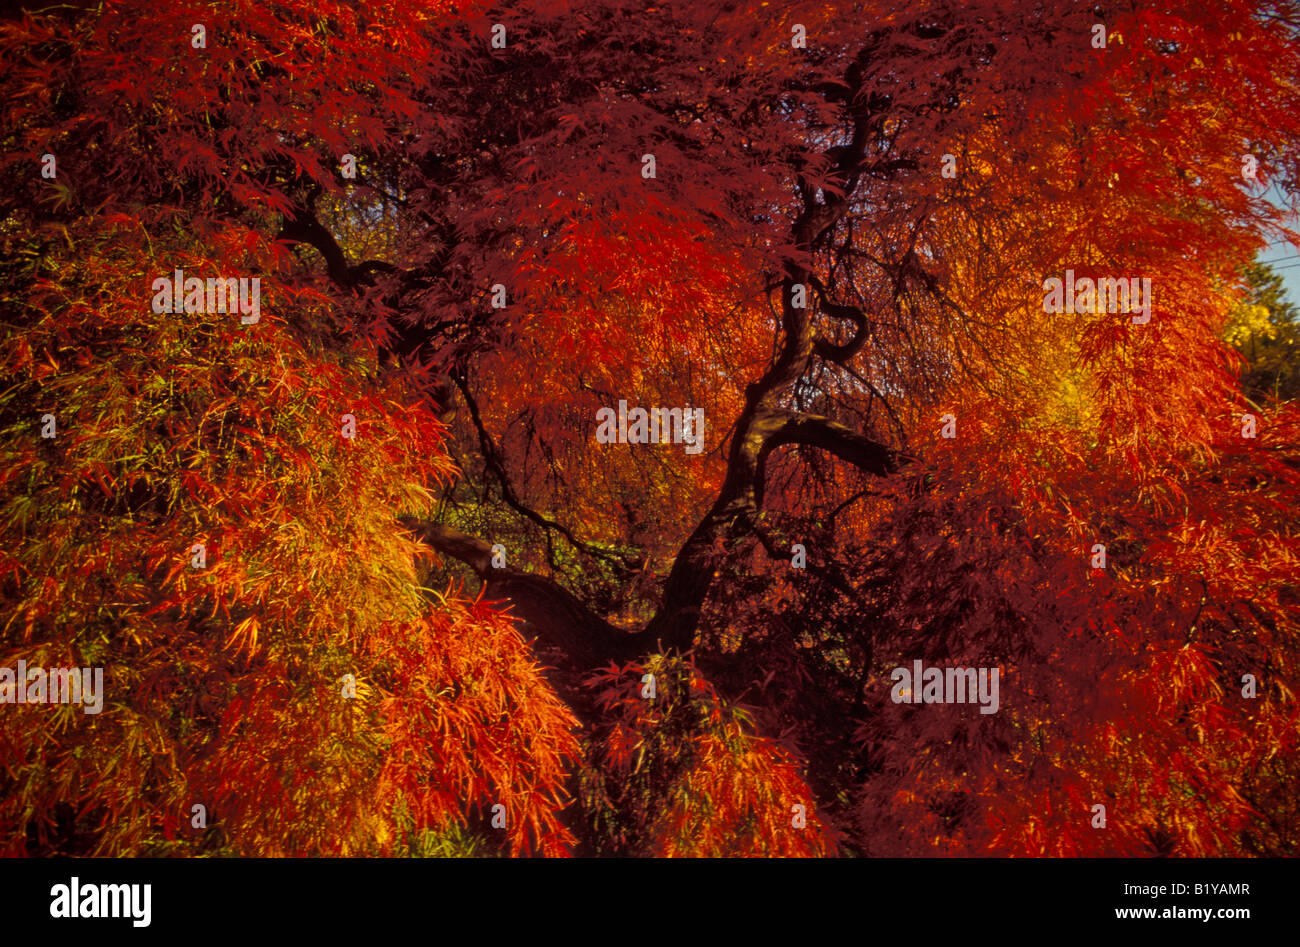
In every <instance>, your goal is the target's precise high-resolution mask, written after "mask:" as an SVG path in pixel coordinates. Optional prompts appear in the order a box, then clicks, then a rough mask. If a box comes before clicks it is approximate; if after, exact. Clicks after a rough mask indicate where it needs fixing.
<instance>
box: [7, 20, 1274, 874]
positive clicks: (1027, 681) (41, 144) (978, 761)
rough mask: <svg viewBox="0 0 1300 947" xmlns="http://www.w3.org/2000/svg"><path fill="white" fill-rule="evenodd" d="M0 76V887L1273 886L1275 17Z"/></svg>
mask: <svg viewBox="0 0 1300 947" xmlns="http://www.w3.org/2000/svg"><path fill="white" fill-rule="evenodd" d="M0 48H3V52H4V55H3V57H0V81H2V83H3V90H4V92H3V116H4V121H3V124H2V126H0V127H2V128H3V132H2V133H3V135H4V139H5V141H4V148H3V155H2V156H0V164H2V167H3V171H4V176H5V179H6V180H8V181H9V182H10V185H9V186H8V187H7V188H6V189H5V192H4V193H3V194H2V195H0V205H2V206H0V219H2V220H3V232H2V238H3V241H4V254H3V262H0V273H2V274H3V275H2V277H0V293H3V310H4V317H3V319H0V338H2V340H3V341H2V343H0V360H2V364H3V375H4V378H5V381H4V383H3V386H0V429H2V430H3V440H2V441H0V451H3V463H0V668H3V667H17V666H18V662H20V661H23V662H25V664H26V666H27V667H41V668H62V667H78V668H80V667H102V668H103V669H104V680H105V685H104V694H103V708H102V711H101V712H99V713H89V712H84V709H83V708H82V707H77V706H73V705H68V704H65V705H62V706H54V705H53V703H52V702H46V703H42V702H40V701H30V700H29V701H24V702H18V701H17V700H10V701H9V702H7V703H5V704H4V705H3V706H2V707H0V714H3V715H4V717H5V720H4V725H3V727H2V728H0V845H2V846H3V850H4V851H5V852H6V853H7V854H23V853H27V854H99V855H120V854H176V855H197V854H238V855H260V854H275V855H280V854H285V855H302V854H410V855H432V854H440V855H447V854H474V855H484V854H508V855H519V854H541V855H561V854H601V855H606V854H608V855H616V854H617V855H626V854H634V855H664V856H675V855H810V856H821V855H948V854H954V855H977V854H979V855H982V854H992V855H1011V854H1017V855H1018V854H1029V855H1145V854H1178V855H1279V854H1295V853H1296V850H1297V844H1300V808H1298V806H1297V801H1296V798H1295V793H1294V791H1293V789H1294V785H1295V778H1296V776H1297V766H1298V765H1300V762H1298V760H1297V752H1296V751H1297V738H1298V737H1300V711H1298V708H1297V703H1296V697H1295V691H1296V689H1297V688H1300V679H1298V678H1300V667H1298V666H1297V661H1298V660H1300V650H1298V645H1300V637H1298V636H1300V614H1298V612H1297V605H1300V524H1298V523H1297V519H1296V515H1295V510H1296V508H1297V505H1296V504H1297V499H1298V492H1300V490H1298V488H1300V440H1298V439H1297V434H1298V433H1300V412H1298V411H1297V405H1296V403H1295V401H1294V400H1293V399H1294V398H1295V397H1296V394H1297V390H1296V378H1297V377H1298V376H1297V374H1296V365H1295V361H1294V358H1295V321H1294V310H1293V309H1291V308H1289V307H1288V306H1287V305H1286V304H1285V303H1284V302H1283V301H1282V300H1281V297H1280V294H1279V288H1278V286H1277V284H1276V282H1275V281H1273V280H1272V278H1271V277H1270V276H1269V275H1268V274H1267V273H1266V272H1264V271H1261V270H1259V269H1258V268H1254V269H1252V268H1251V262H1252V260H1253V259H1254V258H1255V257H1256V255H1257V254H1258V252H1259V251H1260V250H1261V249H1262V248H1263V247H1264V246H1265V245H1267V244H1268V243H1269V241H1271V240H1277V239H1279V238H1284V239H1292V240H1295V239H1297V238H1296V235H1295V234H1294V233H1292V232H1291V231H1290V230H1288V229H1287V226H1286V225H1287V219H1288V218H1287V217H1286V214H1285V209H1284V208H1280V207H1278V206H1276V205H1275V204H1274V203H1273V202H1271V201H1270V200H1269V199H1268V198H1267V196H1266V195H1267V192H1268V190H1269V189H1270V188H1273V187H1276V188H1278V189H1280V190H1281V191H1282V192H1283V193H1284V194H1286V195H1288V197H1289V199H1290V200H1291V201H1292V206H1294V200H1295V195H1296V193H1297V188H1300V183H1298V182H1300V149H1298V148H1297V142H1300V5H1298V4H1296V3H1294V2H1291V0H1276V2H1271V0H1269V2H1261V0H1217V2H1215V3H1208V4H1207V3H1203V2H1185V3H1184V2H1173V3H1166V4H1161V5H1155V6H1152V5H1147V4H1141V3H1120V4H1113V5H1104V6H1096V5H1093V4H1083V3H1077V2H1063V0H1044V2H1042V3H1037V4H1025V3H1024V2H1023V0H978V2H966V0H921V2H915V3H906V4H902V3H894V2H877V0H864V2H845V3H839V2H829V3H821V4H808V3H801V2H784V0H767V2H752V0H726V2H718V0H680V2H679V0H664V2H658V3H641V2H636V0H580V2H577V0H575V2H555V0H546V2H541V0H520V2H515V3H510V4H502V5H499V4H492V3H482V2H477V0H468V2H449V3H436V4H433V3H431V4H424V3H418V4H417V3H406V2H401V0H380V2H374V3H367V4H364V5H359V4H352V3H345V2H338V0H328V2H324V3H321V2H310V3H308V2H300V0H276V2H263V0H222V2H220V3H216V2H212V3H199V4H173V3H168V2H162V3H137V2H128V0H105V2H104V3H102V4H98V5H96V6H95V7H93V8H89V9H85V10H79V9H71V8H67V7H51V8H50V9H49V10H46V11H43V12H28V13H24V14H21V15H18V16H14V17H11V18H10V19H8V20H7V21H4V22H3V23H0ZM254 280H255V281H256V282H255V283H254V282H253V281H254ZM160 281H161V282H160ZM194 281H197V282H194ZM1054 294H1055V298H1056V299H1057V300H1058V301H1059V305H1058V304H1053V302H1052V299H1053V298H1054ZM218 300H219V301H220V303H221V304H220V305H218V304H217V302H218ZM637 412H641V414H640V415H638V414H637ZM674 412H675V413H674ZM651 418H653V419H654V421H655V426H654V428H653V430H655V432H656V433H657V435H658V436H657V437H656V438H655V439H654V441H650V434H649V433H648V432H647V430H646V429H645V424H647V423H649V419H651ZM921 667H924V668H938V669H940V671H941V674H940V676H941V677H942V672H943V671H944V670H950V669H954V668H956V669H971V677H970V678H969V681H971V682H972V683H971V687H972V688H973V687H974V683H973V682H974V681H975V680H976V679H977V677H978V679H979V680H980V681H981V682H982V683H981V688H982V687H983V686H984V683H983V682H987V681H988V680H990V679H991V680H992V681H993V686H994V688H995V690H994V691H993V694H992V695H988V694H986V693H985V692H984V691H983V690H981V695H982V697H985V696H991V697H992V703H987V702H986V703H985V704H984V705H982V706H975V701H974V699H973V698H974V695H973V693H971V694H968V696H970V697H971V698H972V699H970V700H965V701H962V700H953V699H951V694H948V695H947V696H944V695H942V694H940V695H938V696H937V697H936V696H935V695H933V694H931V693H930V690H929V684H928V678H927V683H926V684H925V685H924V686H923V684H922V681H921V680H916V681H914V682H913V683H912V684H911V685H909V686H907V687H903V686H902V685H899V684H896V683H895V682H896V681H897V680H898V678H897V677H896V675H897V673H898V670H899V669H901V670H903V671H905V672H909V673H910V672H911V671H912V670H913V668H918V669H919V668H921ZM976 670H978V672H979V674H978V675H976ZM994 671H996V672H997V674H996V676H992V677H990V675H993V672H994ZM948 679H949V680H951V679H952V675H949V678H948ZM958 679H959V680H961V679H962V678H960V677H959V678H958ZM24 685H25V682H23V681H21V680H18V679H16V678H15V679H14V684H13V685H12V686H11V687H10V690H9V692H8V694H7V695H6V697H7V698H9V697H15V696H16V695H17V694H18V692H19V691H21V690H22V688H23V687H24ZM3 686H4V685H3V683H0V688H3ZM900 687H901V688H902V690H900ZM900 695H901V696H900Z"/></svg>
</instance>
